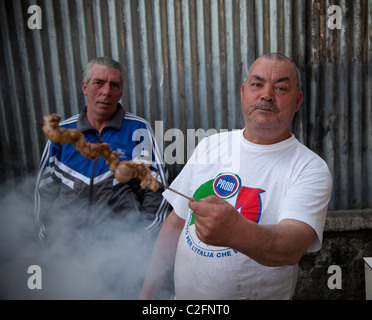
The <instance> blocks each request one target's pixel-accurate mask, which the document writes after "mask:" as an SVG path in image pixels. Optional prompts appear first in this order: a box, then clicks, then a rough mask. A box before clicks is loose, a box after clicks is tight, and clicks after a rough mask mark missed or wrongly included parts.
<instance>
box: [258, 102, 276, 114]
mask: <svg viewBox="0 0 372 320" xmlns="http://www.w3.org/2000/svg"><path fill="white" fill-rule="evenodd" d="M257 109H259V110H262V109H269V110H270V111H273V112H276V113H278V112H279V108H278V107H277V106H276V105H275V104H273V103H271V102H268V101H260V102H257V103H256V104H254V105H253V110H257Z"/></svg>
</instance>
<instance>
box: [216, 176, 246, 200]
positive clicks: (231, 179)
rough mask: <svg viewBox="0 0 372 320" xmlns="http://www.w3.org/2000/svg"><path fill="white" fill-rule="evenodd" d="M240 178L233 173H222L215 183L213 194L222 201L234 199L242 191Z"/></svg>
mask: <svg viewBox="0 0 372 320" xmlns="http://www.w3.org/2000/svg"><path fill="white" fill-rule="evenodd" d="M240 185H241V181H240V178H239V176H237V175H236V174H233V173H221V174H220V175H218V176H217V178H216V179H214V181H213V185H212V187H213V192H214V194H215V195H217V196H218V197H220V198H222V199H228V198H231V197H233V196H234V195H235V194H236V193H237V192H238V191H239V189H240Z"/></svg>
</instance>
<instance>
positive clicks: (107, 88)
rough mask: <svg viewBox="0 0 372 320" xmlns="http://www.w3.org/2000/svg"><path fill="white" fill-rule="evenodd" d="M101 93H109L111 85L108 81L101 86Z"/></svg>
mask: <svg viewBox="0 0 372 320" xmlns="http://www.w3.org/2000/svg"><path fill="white" fill-rule="evenodd" d="M102 94H104V95H105V96H109V95H111V87H110V84H109V83H105V85H104V86H103V87H102Z"/></svg>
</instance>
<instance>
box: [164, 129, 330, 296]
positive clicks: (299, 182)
mask: <svg viewBox="0 0 372 320" xmlns="http://www.w3.org/2000/svg"><path fill="white" fill-rule="evenodd" d="M171 188H173V189H175V190H177V191H179V192H181V193H184V194H185V195H188V196H190V197H194V198H196V199H201V198H205V197H207V196H209V195H212V194H214V195H217V196H219V197H221V198H223V199H225V200H226V201H227V202H229V203H230V204H231V205H232V206H234V207H235V208H237V210H238V212H239V213H240V214H242V215H244V216H245V217H246V218H247V219H249V220H252V221H254V222H256V223H258V224H261V225H269V224H278V223H279V222H280V221H281V220H284V219H295V220H300V221H303V222H305V223H307V224H309V225H310V226H311V227H312V228H313V229H314V230H315V232H316V236H315V237H314V240H313V242H312V244H311V246H310V247H309V249H308V251H309V252H315V251H318V250H320V248H321V243H322V235H323V229H324V224H325V217H326V212H327V206H328V202H329V200H330V196H331V189H332V178H331V174H330V172H329V169H328V167H327V165H326V163H325V162H324V161H323V160H322V159H321V158H320V157H319V156H317V155H316V154H315V153H314V152H312V151H311V150H309V149H308V148H307V147H305V146H304V145H302V144H301V143H300V142H299V141H298V140H297V139H296V138H295V137H294V136H293V135H292V136H291V137H290V138H289V139H287V140H285V141H282V142H280V143H277V144H273V145H257V144H253V143H251V142H249V141H247V140H246V139H245V138H244V137H243V130H239V131H233V132H226V133H221V134H216V135H213V136H210V137H208V138H205V139H204V140H202V141H201V142H200V143H199V145H198V146H197V148H196V149H195V152H194V154H193V155H192V157H191V158H190V160H189V161H188V162H187V164H186V165H185V167H184V169H183V170H182V171H181V173H180V174H179V175H178V176H177V178H176V179H175V180H174V182H173V183H172V185H171ZM163 195H164V197H165V198H166V199H167V200H168V202H169V203H170V204H171V205H172V206H173V208H174V210H175V212H176V214H177V215H178V216H180V217H181V218H182V219H185V220H186V222H185V227H184V229H183V230H182V233H181V235H180V238H179V242H178V247H177V253H176V262H175V269H174V281H175V290H176V298H177V299H221V300H222V299H290V298H291V297H292V295H293V293H294V289H295V285H296V281H297V265H295V266H283V267H275V268H273V267H265V266H262V265H260V264H258V263H257V262H255V261H254V260H252V259H251V258H249V257H248V256H246V255H244V254H241V253H240V252H237V251H235V250H233V249H231V248H224V247H215V246H210V245H206V244H205V243H203V242H201V241H200V240H199V239H198V237H197V236H196V233H195V224H194V218H193V213H192V211H191V210H190V209H189V207H188V200H187V199H185V198H183V197H181V196H179V195H177V194H175V193H173V192H171V191H169V190H168V191H165V192H164V193H163Z"/></svg>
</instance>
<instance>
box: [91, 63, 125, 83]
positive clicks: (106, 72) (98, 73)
mask: <svg viewBox="0 0 372 320" xmlns="http://www.w3.org/2000/svg"><path fill="white" fill-rule="evenodd" d="M91 78H92V79H95V78H98V79H101V80H108V79H110V81H114V82H121V72H120V70H118V69H115V68H111V67H108V66H105V65H102V64H98V63H96V64H94V65H93V66H92V76H91Z"/></svg>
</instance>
